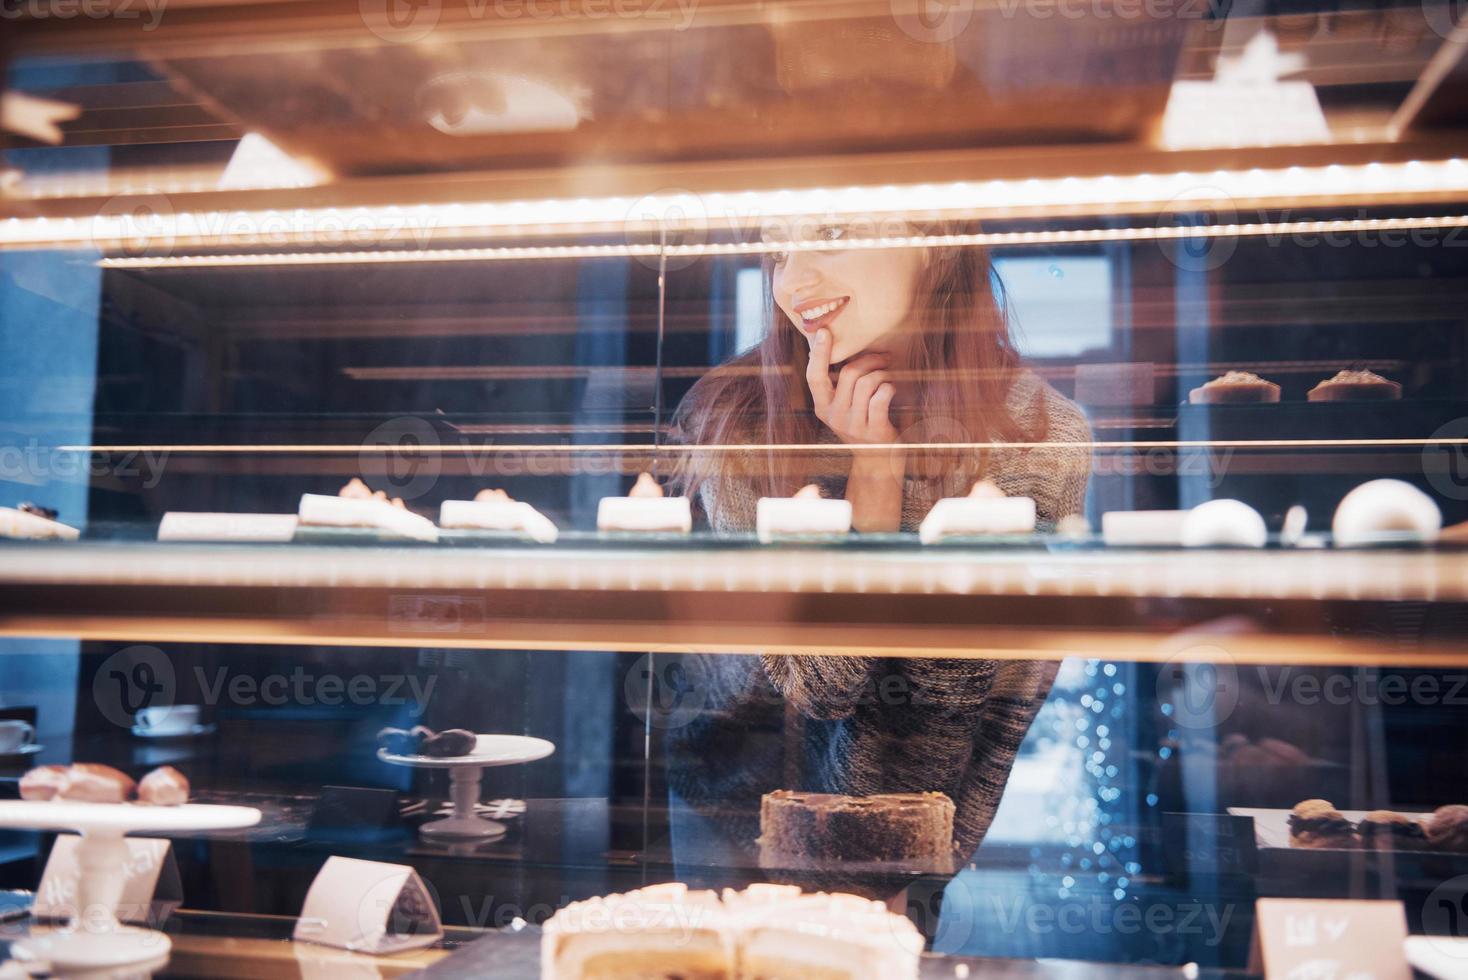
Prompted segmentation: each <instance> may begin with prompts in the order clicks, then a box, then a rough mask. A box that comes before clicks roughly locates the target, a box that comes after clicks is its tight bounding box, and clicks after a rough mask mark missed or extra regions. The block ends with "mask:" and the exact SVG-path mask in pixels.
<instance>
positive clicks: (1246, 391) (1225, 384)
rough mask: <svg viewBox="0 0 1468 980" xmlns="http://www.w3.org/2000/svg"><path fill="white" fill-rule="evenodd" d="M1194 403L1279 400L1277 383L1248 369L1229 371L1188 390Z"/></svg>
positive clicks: (1225, 403) (1249, 402)
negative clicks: (1266, 379)
mask: <svg viewBox="0 0 1468 980" xmlns="http://www.w3.org/2000/svg"><path fill="white" fill-rule="evenodd" d="M1188 401H1189V402H1191V403H1192V404H1194V405H1243V404H1261V403H1265V402H1277V401H1279V385H1277V384H1275V383H1274V382H1273V381H1265V380H1264V379H1263V378H1261V377H1259V375H1257V374H1251V373H1249V372H1248V371H1230V372H1228V373H1227V374H1225V375H1223V376H1221V377H1217V378H1214V379H1213V380H1212V381H1209V382H1208V383H1206V384H1204V385H1203V386H1202V387H1200V388H1194V389H1193V390H1192V391H1190V392H1188Z"/></svg>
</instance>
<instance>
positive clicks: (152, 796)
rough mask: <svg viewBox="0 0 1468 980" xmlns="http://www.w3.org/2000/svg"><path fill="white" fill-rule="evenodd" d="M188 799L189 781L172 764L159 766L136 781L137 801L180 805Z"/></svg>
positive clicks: (159, 804) (157, 804) (161, 804)
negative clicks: (139, 780)
mask: <svg viewBox="0 0 1468 980" xmlns="http://www.w3.org/2000/svg"><path fill="white" fill-rule="evenodd" d="M188 801H189V781H188V780H187V779H186V778H184V774H183V773H181V772H179V771H178V770H177V769H175V768H173V767H172V766H159V767H158V768H157V769H154V770H153V771H152V772H150V773H148V775H146V776H144V777H143V779H142V781H141V782H139V783H138V802H139V803H148V804H151V805H153V806H182V805H183V804H185V803H187V802H188Z"/></svg>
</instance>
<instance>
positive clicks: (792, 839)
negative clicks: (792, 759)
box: [758, 789, 954, 873]
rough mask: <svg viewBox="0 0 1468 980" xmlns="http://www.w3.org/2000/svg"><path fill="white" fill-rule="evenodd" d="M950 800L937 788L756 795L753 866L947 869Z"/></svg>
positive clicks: (785, 791) (949, 869)
mask: <svg viewBox="0 0 1468 980" xmlns="http://www.w3.org/2000/svg"><path fill="white" fill-rule="evenodd" d="M953 812H954V807H953V801H952V800H950V799H949V798H948V797H947V796H945V795H943V794H942V793H883V794H879V795H876V796H836V795H834V794H829V793H803V792H799V791H796V790H788V789H780V790H776V791H775V792H773V793H766V794H765V796H764V798H763V799H762V800H761V801H760V817H759V823H760V837H759V842H758V843H759V848H760V866H761V867H767V868H786V869H813V870H825V869H832V868H844V869H850V868H852V867H853V866H856V867H858V868H860V867H862V866H863V865H882V866H892V867H893V868H894V869H896V868H900V869H901V870H904V871H907V870H911V871H931V872H938V873H950V872H952V870H953V861H954V853H953Z"/></svg>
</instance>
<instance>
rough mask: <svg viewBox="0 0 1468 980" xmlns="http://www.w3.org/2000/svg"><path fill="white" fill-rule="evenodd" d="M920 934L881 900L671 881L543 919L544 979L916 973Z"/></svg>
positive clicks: (832, 978)
mask: <svg viewBox="0 0 1468 980" xmlns="http://www.w3.org/2000/svg"><path fill="white" fill-rule="evenodd" d="M922 948H923V939H922V935H921V934H920V933H919V932H918V931H917V928H916V927H915V926H913V924H912V923H911V922H909V921H908V920H907V919H906V918H904V917H902V916H899V915H894V914H892V913H891V912H888V911H887V909H886V907H885V906H883V905H882V904H881V903H880V902H872V901H869V900H867V899H863V898H859V897H857V896H855V895H840V894H836V895H829V894H824V893H815V894H809V893H802V892H801V890H800V889H799V888H793V887H789V886H782V885H752V886H750V887H749V888H748V889H746V890H745V891H742V892H735V891H732V890H729V889H726V890H725V891H724V893H723V895H722V897H721V896H719V895H716V894H715V893H714V892H712V891H690V890H689V889H688V887H687V886H686V885H683V884H680V883H676V882H674V883H670V884H664V885H654V886H652V887H649V888H642V889H638V890H637V891H633V892H627V893H626V894H622V895H608V896H605V897H602V898H593V899H588V900H586V901H583V902H574V903H572V904H571V905H568V906H566V907H565V908H563V909H561V910H560V911H559V912H557V913H556V914H555V915H553V916H552V917H551V918H550V919H549V920H547V921H546V923H545V928H544V930H543V932H542V934H541V956H540V976H541V980H653V978H670V977H678V978H681V980H757V978H759V980H785V978H789V980H795V978H807V977H808V978H821V980H865V978H871V977H881V978H883V980H916V977H917V975H918V964H919V957H920V954H921V951H922Z"/></svg>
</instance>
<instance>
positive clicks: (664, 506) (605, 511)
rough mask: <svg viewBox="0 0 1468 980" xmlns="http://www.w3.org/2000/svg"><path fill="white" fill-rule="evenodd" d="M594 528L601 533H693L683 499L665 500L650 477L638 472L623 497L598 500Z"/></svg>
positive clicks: (686, 505)
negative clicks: (634, 481) (635, 480)
mask: <svg viewBox="0 0 1468 980" xmlns="http://www.w3.org/2000/svg"><path fill="white" fill-rule="evenodd" d="M596 526H597V529H598V530H601V531H644V532H653V531H666V532H674V533H678V534H687V533H688V532H690V531H692V530H693V509H692V507H691V506H690V505H689V503H688V498H687V497H665V496H664V495H663V488H662V487H661V486H659V485H658V481H657V480H655V479H653V476H652V474H651V473H641V474H639V475H638V477H637V482H636V483H635V484H633V486H632V489H631V490H629V491H627V496H625V497H603V498H601V503H599V504H598V505H597V508H596Z"/></svg>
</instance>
